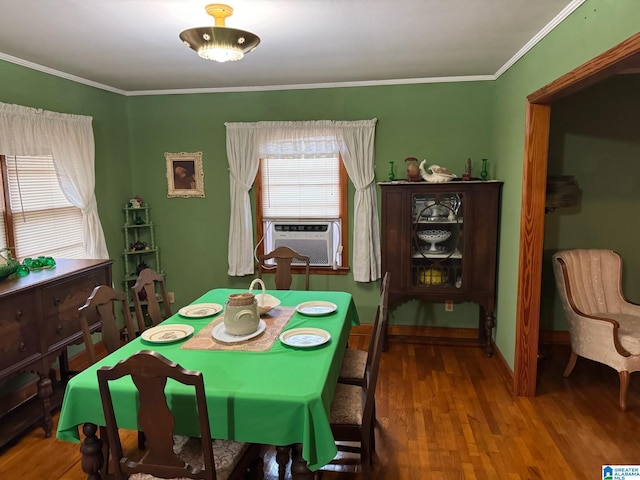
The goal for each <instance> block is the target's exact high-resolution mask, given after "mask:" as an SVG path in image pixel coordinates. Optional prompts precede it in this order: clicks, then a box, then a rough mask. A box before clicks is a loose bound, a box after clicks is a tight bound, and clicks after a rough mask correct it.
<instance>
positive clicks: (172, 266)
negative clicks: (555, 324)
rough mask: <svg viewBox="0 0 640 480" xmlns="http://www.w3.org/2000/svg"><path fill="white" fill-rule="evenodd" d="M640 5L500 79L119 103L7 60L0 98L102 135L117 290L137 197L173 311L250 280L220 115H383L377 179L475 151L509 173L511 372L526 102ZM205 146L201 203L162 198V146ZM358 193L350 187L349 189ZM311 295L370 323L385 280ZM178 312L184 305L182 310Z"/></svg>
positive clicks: (433, 309) (568, 33)
mask: <svg viewBox="0 0 640 480" xmlns="http://www.w3.org/2000/svg"><path fill="white" fill-rule="evenodd" d="M639 20H640V9H639V8H638V3H637V1H636V0H588V1H586V2H585V3H584V4H583V5H582V6H581V7H580V8H579V9H578V10H576V11H575V12H574V13H573V14H572V15H571V16H570V17H569V18H567V19H566V20H564V21H563V22H562V23H561V24H560V25H559V26H558V27H557V28H556V29H555V30H554V31H553V32H551V33H550V34H549V35H547V37H545V39H544V40H543V41H542V42H540V43H539V44H538V45H537V46H536V47H534V48H533V49H532V50H531V51H530V52H529V53H528V54H527V55H526V56H525V57H523V58H522V59H520V60H519V61H518V62H517V63H516V64H515V65H514V66H512V67H511V68H510V69H509V70H508V71H507V72H506V73H504V74H503V75H502V76H501V77H500V78H498V80H497V81H495V82H463V83H447V84H444V83H430V84H422V85H400V86H376V87H359V88H335V89H317V90H292V91H268V92H244V93H218V94H192V95H163V96H147V97H121V96H118V95H116V94H112V93H108V92H104V91H102V90H99V89H95V88H92V87H87V86H84V85H79V84H75V83H73V82H71V81H67V80H62V79H59V78H56V77H52V76H50V75H47V74H43V73H39V72H36V71H33V70H30V69H27V68H25V67H20V66H16V65H12V64H9V63H4V62H0V79H1V80H2V82H0V101H3V102H7V103H17V104H21V105H27V106H33V107H40V108H45V109H49V110H55V111H60V112H68V113H77V114H84V115H91V116H92V117H93V118H94V123H93V125H94V131H95V135H96V177H97V186H96V193H97V198H98V208H99V212H100V216H101V219H102V222H103V226H104V229H105V233H106V237H107V245H108V247H109V251H110V254H111V257H112V258H113V259H114V260H115V261H116V266H115V269H114V279H115V281H116V286H117V285H118V279H119V278H120V277H121V275H122V258H121V253H122V251H123V249H124V240H123V238H122V230H121V223H122V219H123V214H122V211H121V208H122V206H123V205H124V203H125V202H126V200H127V199H128V198H130V197H131V196H133V195H140V196H142V197H143V198H144V199H145V200H146V201H147V202H149V204H150V205H151V208H152V216H153V220H154V223H156V225H157V238H158V244H159V246H160V248H161V257H162V261H163V269H164V270H165V271H166V272H167V274H168V277H167V281H168V284H169V287H170V290H173V291H175V294H176V307H177V306H180V305H183V304H185V303H188V302H190V301H192V300H193V299H194V298H196V297H197V296H199V295H200V294H202V293H203V292H204V291H206V290H208V289H210V288H214V287H217V286H229V285H231V286H237V287H248V284H249V282H250V278H251V277H247V278H230V277H228V276H227V275H226V271H227V263H226V258H227V231H228V224H229V219H228V210H229V188H228V172H227V162H226V152H225V129H224V122H234V121H258V120H319V119H333V120H357V119H367V118H377V119H378V125H377V129H376V171H377V174H376V175H377V179H378V180H385V179H386V176H387V173H388V170H389V164H388V162H389V161H395V162H396V165H397V169H396V175H397V176H398V177H401V176H402V170H403V168H402V161H403V159H404V158H405V157H407V156H415V157H417V158H420V159H422V158H427V159H428V161H429V162H433V163H437V164H440V165H444V166H447V167H449V168H451V169H452V170H453V171H454V172H455V173H458V174H460V173H461V172H462V170H463V168H464V163H465V161H466V159H467V158H468V157H470V158H471V159H472V160H473V162H474V173H475V174H477V173H478V171H479V159H480V158H489V162H490V176H491V178H498V179H500V180H504V181H505V185H504V190H503V205H502V221H501V241H500V258H499V278H498V312H497V313H498V316H497V328H496V343H497V346H498V348H499V349H500V351H501V353H502V355H503V356H504V358H505V359H506V360H507V362H508V363H510V364H511V365H512V366H513V358H514V348H515V313H516V299H517V277H518V272H517V268H516V266H517V265H518V246H519V228H520V202H521V186H522V170H523V167H522V165H523V155H524V145H523V138H524V119H525V98H526V96H527V95H528V94H530V93H532V92H533V91H535V90H537V89H538V88H540V87H541V86H543V85H545V84H546V83H548V82H550V81H552V80H554V79H555V78H557V77H559V76H561V75H563V74H564V73H566V72H568V71H570V70H571V69H573V68H575V67H577V66H579V65H581V64H582V63H584V62H586V61H588V60H589V59H591V58H593V57H595V56H597V55H599V54H600V53H602V52H603V51H605V50H607V49H608V48H610V47H612V46H614V45H616V44H617V43H619V42H621V41H622V40H624V39H626V38H628V37H630V36H631V35H633V34H634V33H636V32H637V31H638V24H639V22H638V21H639ZM181 151H187V152H194V151H202V152H203V159H204V173H205V180H204V183H205V190H206V197H205V198H202V199H200V198H188V199H182V198H167V197H166V178H165V162H164V152H181ZM352 193H353V189H351V194H352ZM312 288H314V289H336V290H346V291H350V292H352V293H353V295H354V298H355V301H356V305H357V307H358V311H359V313H360V316H361V319H362V321H363V322H368V321H369V320H370V319H372V318H373V313H374V308H375V303H376V296H377V291H378V282H374V283H373V284H360V283H355V282H353V281H352V276H351V275H347V276H318V275H316V276H314V277H313V279H312ZM174 308H175V307H174ZM391 321H392V322H393V323H397V324H424V325H450V326H455V327H460V326H473V325H475V324H476V322H477V314H476V309H475V307H473V306H471V305H460V306H456V310H455V312H454V313H451V314H449V313H447V314H445V313H444V309H443V308H442V306H441V305H429V304H420V305H418V304H416V303H415V302H410V303H407V304H404V305H402V306H401V307H399V308H397V309H396V310H394V311H393V315H392V319H391Z"/></svg>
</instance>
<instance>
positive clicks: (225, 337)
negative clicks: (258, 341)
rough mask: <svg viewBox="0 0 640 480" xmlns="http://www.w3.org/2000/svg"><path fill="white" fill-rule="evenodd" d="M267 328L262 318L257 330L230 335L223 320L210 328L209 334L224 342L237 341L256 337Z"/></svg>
mask: <svg viewBox="0 0 640 480" xmlns="http://www.w3.org/2000/svg"><path fill="white" fill-rule="evenodd" d="M266 328H267V324H266V323H264V320H260V323H259V324H258V330H256V331H255V332H253V333H248V334H246V335H231V334H230V333H227V330H226V329H225V328H224V322H220V323H218V324H216V325H214V327H213V328H212V329H211V336H212V337H213V338H215V339H216V340H219V341H221V342H225V343H237V342H244V341H245V340H249V339H251V338H254V337H257V336H258V335H260V334H261V333H262V332H264V331H265V329H266Z"/></svg>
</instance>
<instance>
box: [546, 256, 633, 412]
mask: <svg viewBox="0 0 640 480" xmlns="http://www.w3.org/2000/svg"><path fill="white" fill-rule="evenodd" d="M553 271H554V274H555V278H556V284H557V287H558V293H559V294H560V298H561V299H562V306H563V308H564V312H565V315H566V317H567V321H568V323H569V334H570V337H571V357H570V358H569V363H568V364H567V367H566V368H565V371H564V376H565V377H568V376H569V374H570V373H571V371H572V370H573V367H574V366H575V364H576V360H577V358H578V356H580V357H584V358H588V359H590V360H594V361H596V362H600V363H603V364H605V365H608V366H610V367H611V368H613V369H615V370H616V371H617V372H618V375H619V377H620V408H621V409H622V410H623V411H624V410H626V409H627V401H626V398H627V387H628V386H629V374H630V373H632V372H635V371H638V370H640V305H635V304H633V303H630V302H629V301H628V300H627V299H626V298H625V297H624V295H623V293H622V260H621V258H620V256H619V255H618V254H617V253H616V252H614V251H612V250H599V249H578V250H566V251H562V252H558V253H556V254H555V255H554V256H553Z"/></svg>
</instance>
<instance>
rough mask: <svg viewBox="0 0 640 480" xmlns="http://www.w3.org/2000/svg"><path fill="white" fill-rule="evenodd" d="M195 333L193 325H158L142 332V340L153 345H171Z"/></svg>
mask: <svg viewBox="0 0 640 480" xmlns="http://www.w3.org/2000/svg"><path fill="white" fill-rule="evenodd" d="M192 333H193V327H192V326H191V325H183V324H180V323H176V324H173V325H158V326H157V327H153V328H149V329H148V330H145V331H144V332H142V335H141V337H142V339H143V340H146V341H147V342H151V343H171V342H177V341H178V340H182V339H184V338H187V337H188V336H189V335H191V334H192Z"/></svg>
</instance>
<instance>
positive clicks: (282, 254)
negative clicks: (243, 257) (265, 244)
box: [258, 246, 311, 290]
mask: <svg viewBox="0 0 640 480" xmlns="http://www.w3.org/2000/svg"><path fill="white" fill-rule="evenodd" d="M271 259H273V260H274V261H275V262H276V275H275V283H276V289H277V290H289V289H290V288H291V282H292V281H293V276H292V274H291V268H292V267H291V262H293V260H298V261H300V262H303V264H304V267H305V290H309V265H310V263H311V260H310V258H309V257H308V256H307V255H300V254H299V253H298V252H296V251H295V250H293V249H291V248H289V247H287V246H280V247H277V248H276V249H275V250H273V251H271V252H269V253H267V254H265V255H260V257H259V258H258V260H259V262H258V277H260V278H262V274H263V273H264V272H265V271H269V270H273V267H270V266H268V265H266V263H265V262H266V261H267V260H271Z"/></svg>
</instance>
